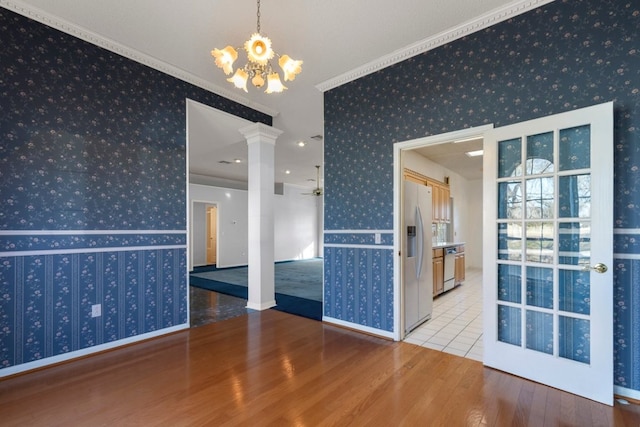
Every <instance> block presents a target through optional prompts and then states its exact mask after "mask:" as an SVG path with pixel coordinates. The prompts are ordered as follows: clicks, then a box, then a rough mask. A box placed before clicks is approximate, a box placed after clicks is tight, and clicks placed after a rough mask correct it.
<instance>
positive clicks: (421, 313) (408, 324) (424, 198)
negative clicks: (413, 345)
mask: <svg viewBox="0 0 640 427" xmlns="http://www.w3.org/2000/svg"><path fill="white" fill-rule="evenodd" d="M431 203H432V199H431V187H426V186H424V185H420V184H416V183H414V182H410V181H404V203H403V205H404V213H403V215H404V221H403V223H404V226H403V243H402V245H403V250H402V261H403V270H402V274H403V289H404V328H405V333H407V332H409V331H411V330H412V329H415V328H416V327H417V326H419V325H420V324H421V323H424V322H425V321H426V320H428V319H430V318H431V313H432V311H433V259H432V245H431V212H432V211H431Z"/></svg>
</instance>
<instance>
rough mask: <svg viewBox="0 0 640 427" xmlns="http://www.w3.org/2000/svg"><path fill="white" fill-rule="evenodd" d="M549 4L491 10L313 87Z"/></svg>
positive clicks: (523, 1) (530, 2) (327, 86)
mask: <svg viewBox="0 0 640 427" xmlns="http://www.w3.org/2000/svg"><path fill="white" fill-rule="evenodd" d="M552 1H554V0H519V1H515V2H513V3H509V4H508V5H505V6H502V7H500V8H498V9H494V10H492V11H490V12H487V13H486V14H484V15H481V16H479V17H477V18H474V19H472V20H470V21H467V22H464V23H462V24H460V25H458V26H457V27H453V28H450V29H448V30H446V31H443V32H441V33H439V34H436V35H434V36H432V37H429V38H426V39H424V40H421V41H418V42H416V43H412V44H410V45H408V46H406V47H404V48H402V49H399V50H397V51H395V52H392V53H390V54H388V55H385V56H383V57H381V58H378V59H376V60H373V61H371V62H368V63H366V64H364V65H362V66H360V67H358V68H355V69H353V70H351V71H348V72H346V73H344V74H340V75H339V76H337V77H334V78H332V79H329V80H327V81H324V82H322V83H320V84H318V85H316V88H317V89H318V90H319V91H321V92H326V91H328V90H331V89H334V88H336V87H338V86H342V85H343V84H346V83H349V82H351V81H354V80H357V79H359V78H361V77H364V76H366V75H368V74H372V73H375V72H376V71H379V70H382V69H383V68H387V67H389V66H391V65H394V64H397V63H398V62H402V61H404V60H406V59H409V58H412V57H414V56H417V55H420V54H422V53H424V52H427V51H429V50H433V49H435V48H437V47H439V46H442V45H445V44H447V43H451V42H452V41H454V40H457V39H460V38H462V37H464V36H467V35H469V34H472V33H475V32H476V31H480V30H482V29H485V28H488V27H490V26H492V25H495V24H497V23H499V22H502V21H506V20H507V19H510V18H513V17H514V16H517V15H520V14H523V13H525V12H528V11H530V10H532V9H535V8H538V7H540V6H543V5H545V4H547V3H551V2H552Z"/></svg>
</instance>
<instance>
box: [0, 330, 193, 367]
mask: <svg viewBox="0 0 640 427" xmlns="http://www.w3.org/2000/svg"><path fill="white" fill-rule="evenodd" d="M185 329H189V324H188V323H184V324H182V325H177V326H172V327H170V328H165V329H160V330H158V331H153V332H148V333H146V334H140V335H136V336H133V337H129V338H124V339H121V340H118V341H113V342H109V343H105V344H99V345H96V346H93V347H89V348H84V349H82V350H76V351H72V352H69V353H64V354H59V355H56V356H51V357H47V358H46V359H40V360H34V361H33V362H27V363H22V364H20V365H15V366H9V367H8V368H4V369H1V370H0V379H2V378H5V377H9V376H13V375H17V374H22V373H26V372H29V371H34V370H38V369H42V368H46V367H50V366H52V365H57V364H60V363H63V362H69V361H72V360H74V359H80V358H82V357H86V356H90V355H93V354H96V353H102V352H104V351H107V350H112V349H115V348H118V347H123V346H126V345H131V344H135V343H137V342H140V341H146V340H148V339H151V338H157V337H160V336H163V335H169V334H172V333H175V332H178V331H182V330H185Z"/></svg>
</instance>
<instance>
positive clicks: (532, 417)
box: [0, 310, 640, 426]
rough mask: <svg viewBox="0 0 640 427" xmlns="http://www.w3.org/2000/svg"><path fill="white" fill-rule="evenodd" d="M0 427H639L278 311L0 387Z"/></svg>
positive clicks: (551, 393)
mask: <svg viewBox="0 0 640 427" xmlns="http://www.w3.org/2000/svg"><path fill="white" fill-rule="evenodd" d="M0 425H2V426H18V425H19V426H56V425H60V426H62V425H64V426H71V425H72V426H89V425H90V426H96V425H107V426H138V425H144V426H154V425H161V426H204V425H214V426H237V425H251V426H263V425H274V426H275V425H277V426H323V425H338V426H348V425H353V426H426V425H428V426H440V425H443V426H444V425H446V426H479V425H487V426H590V425H595V426H612V425H616V426H638V425H640V409H639V407H638V406H635V405H627V406H623V405H619V404H618V403H616V406H614V407H608V406H604V405H601V404H598V403H594V402H592V401H589V400H586V399H583V398H579V397H576V396H573V395H570V394H568V393H564V392H561V391H558V390H555V389H551V388H548V387H545V386H542V385H539V384H535V383H532V382H529V381H526V380H522V379H520V378H516V377H513V376H510V375H507V374H504V373H501V372H498V371H494V370H491V369H487V368H484V367H483V366H482V364H481V363H480V362H476V361H473V360H469V359H464V358H461V357H456V356H453V355H450V354H447V353H442V352H439V351H434V350H430V349H426V348H423V347H419V346H415V345H412V344H408V343H398V342H391V341H386V340H383V339H378V338H375V337H370V336H366V335H362V334H359V333H356V332H352V331H348V330H343V329H340V328H336V327H333V326H330V325H327V324H323V323H321V322H316V321H313V320H309V319H305V318H301V317H295V316H291V315H289V314H286V313H282V312H278V311H275V310H267V311H263V312H252V313H249V314H247V315H244V316H240V317H235V318H232V319H228V320H224V321H221V322H216V323H212V324H209V325H204V326H200V327H198V328H192V329H190V330H188V331H183V332H179V333H176V334H173V335H170V336H166V337H161V338H157V339H154V340H150V341H146V342H143V343H139V344H135V345H131V346H129V347H126V348H121V349H117V350H114V351H111V352H107V353H102V354H99V355H94V356H91V357H87V358H85V359H81V360H77V361H74V362H71V363H67V364H63V365H59V366H55V367H51V368H48V369H44V370H41V371H38V372H32V373H28V374H25V375H21V376H16V377H13V378H8V379H5V380H3V381H0Z"/></svg>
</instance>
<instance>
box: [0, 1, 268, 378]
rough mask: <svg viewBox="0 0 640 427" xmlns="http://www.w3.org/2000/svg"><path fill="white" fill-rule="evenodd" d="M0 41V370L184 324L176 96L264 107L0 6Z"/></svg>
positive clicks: (246, 113)
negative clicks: (94, 312)
mask: <svg viewBox="0 0 640 427" xmlns="http://www.w3.org/2000/svg"><path fill="white" fill-rule="evenodd" d="M0 40H2V43H1V44H0V64H1V65H0V70H1V71H0V98H1V102H0V369H3V368H8V367H11V366H16V365H20V364H23V363H27V362H32V361H36V360H40V359H43V358H47V357H51V356H56V355H60V354H63V353H69V352H73V351H76V350H80V349H84V348H87V347H91V346H95V345H99V344H103V343H108V342H113V341H117V340H120V339H124V338H128V337H131V336H135V335H139V334H143V333H146V332H151V331H157V330H160V329H163V328H168V327H171V326H175V325H180V324H185V323H187V321H188V319H187V313H188V307H187V287H188V286H187V262H186V239H187V236H186V228H187V222H186V221H187V219H186V189H187V171H186V139H185V138H186V121H185V117H186V98H190V99H193V100H196V101H198V102H201V103H203V104H207V105H210V106H212V107H215V108H218V109H221V110H224V111H227V112H229V113H231V114H234V115H237V116H240V117H243V118H246V119H248V120H251V121H254V122H262V123H265V124H268V125H271V122H272V119H271V117H269V116H267V115H265V114H262V113H260V112H257V111H254V110H252V109H250V108H248V107H245V106H242V105H240V104H237V103H235V102H232V101H230V100H228V99H225V98H222V97H220V96H218V95H215V94H213V93H210V92H208V91H206V90H204V89H201V88H198V87H196V86H193V85H191V84H188V83H185V82H183V81H180V80H178V79H175V78H173V77H171V76H168V75H166V74H163V73H161V72H159V71H156V70H153V69H151V68H149V67H147V66H145V65H141V64H138V63H136V62H134V61H132V60H129V59H127V58H124V57H122V56H119V55H117V54H114V53H111V52H109V51H107V50H105V49H102V48H99V47H97V46H94V45H92V44H90V43H87V42H84V41H82V40H79V39H76V38H74V37H72V36H70V35H67V34H64V33H62V32H59V31H57V30H54V29H51V28H49V27H47V26H45V25H42V24H40V23H37V22H34V21H32V20H29V19H27V18H25V17H23V16H21V15H18V14H15V13H13V12H11V11H8V10H6V9H3V8H0ZM98 303H100V304H102V316H100V317H95V318H92V317H91V306H92V305H93V304H98Z"/></svg>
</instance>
